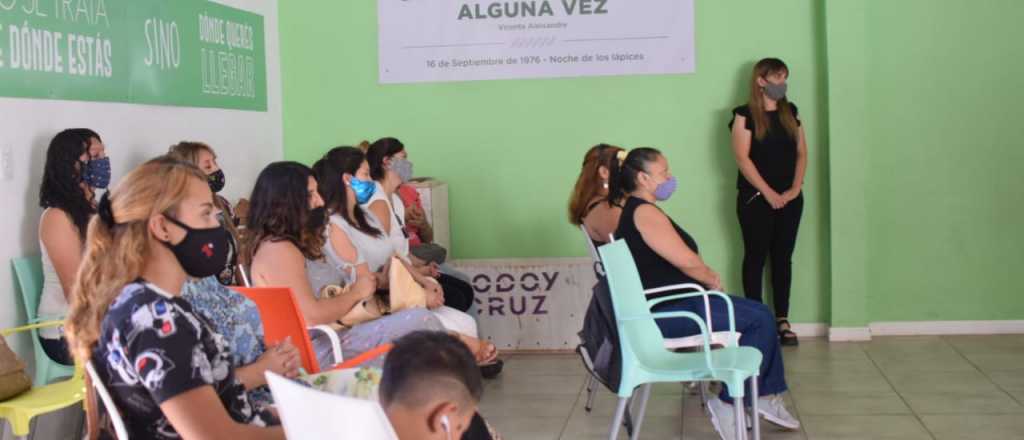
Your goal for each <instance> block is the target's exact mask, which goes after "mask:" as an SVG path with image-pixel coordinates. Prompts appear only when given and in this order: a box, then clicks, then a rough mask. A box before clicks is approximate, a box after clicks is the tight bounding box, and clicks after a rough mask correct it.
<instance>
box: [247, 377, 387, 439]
mask: <svg viewBox="0 0 1024 440" xmlns="http://www.w3.org/2000/svg"><path fill="white" fill-rule="evenodd" d="M266 376H267V384H268V385H269V386H270V393H271V394H272V395H273V396H274V402H275V406H276V407H277V412H278V414H280V415H281V425H282V426H283V427H284V433H285V435H286V436H287V437H288V438H293V439H303V440H319V439H324V440H327V439H331V440H346V439H351V440H366V439H374V440H378V439H379V440H398V435H397V434H395V430H394V429H393V428H392V427H391V423H390V422H389V421H388V418H387V416H386V415H385V414H384V410H383V409H382V408H381V407H380V404H378V403H377V402H374V401H371V400H363V399H353V398H350V397H342V396H338V395H334V394H329V393H324V392H321V391H317V390H314V389H312V388H308V387H306V386H303V385H299V384H297V383H295V382H293V381H291V380H289V379H286V378H284V377H282V376H279V375H277V374H274V373H272V372H270V371H268V372H266Z"/></svg>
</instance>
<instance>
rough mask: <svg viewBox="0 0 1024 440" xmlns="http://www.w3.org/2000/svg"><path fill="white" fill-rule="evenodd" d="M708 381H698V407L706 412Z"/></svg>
mask: <svg viewBox="0 0 1024 440" xmlns="http://www.w3.org/2000/svg"><path fill="white" fill-rule="evenodd" d="M709 383H710V382H700V384H699V385H698V386H700V407H701V409H703V410H704V412H705V413H706V412H708V394H710V393H709V392H708V386H709Z"/></svg>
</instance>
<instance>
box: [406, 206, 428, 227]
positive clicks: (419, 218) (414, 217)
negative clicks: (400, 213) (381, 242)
mask: <svg viewBox="0 0 1024 440" xmlns="http://www.w3.org/2000/svg"><path fill="white" fill-rule="evenodd" d="M405 221H406V222H408V223H409V224H410V225H412V226H415V227H417V228H419V227H421V226H423V225H427V224H429V223H427V215H426V213H424V212H423V211H421V210H420V209H419V208H417V207H415V206H410V207H409V209H408V210H407V211H406V213H405Z"/></svg>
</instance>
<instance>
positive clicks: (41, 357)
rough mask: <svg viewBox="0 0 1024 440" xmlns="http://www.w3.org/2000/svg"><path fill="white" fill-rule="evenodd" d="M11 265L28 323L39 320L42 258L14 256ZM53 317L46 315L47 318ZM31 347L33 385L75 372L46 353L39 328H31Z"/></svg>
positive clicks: (71, 374) (41, 291) (42, 383)
mask: <svg viewBox="0 0 1024 440" xmlns="http://www.w3.org/2000/svg"><path fill="white" fill-rule="evenodd" d="M11 265H12V266H14V277H15V279H16V280H17V283H18V290H20V291H21V298H22V300H23V302H24V303H25V316H26V317H27V318H28V323H29V324H35V323H37V322H39V317H38V316H36V309H38V308H39V297H40V296H42V294H43V262H42V259H41V257H40V256H38V255H32V256H28V257H21V258H15V259H13V260H11ZM54 318H55V317H48V319H54ZM32 347H33V350H32V351H33V353H35V361H36V362H35V367H36V377H35V380H34V382H35V386H37V387H41V386H43V385H46V384H48V383H50V382H52V381H53V380H54V379H56V378H59V377H70V376H73V375H74V374H75V367H74V366H69V365H61V364H59V363H57V362H55V361H54V360H53V359H50V357H49V356H47V355H46V352H45V351H43V345H42V344H40V343H39V330H38V329H36V328H33V329H32Z"/></svg>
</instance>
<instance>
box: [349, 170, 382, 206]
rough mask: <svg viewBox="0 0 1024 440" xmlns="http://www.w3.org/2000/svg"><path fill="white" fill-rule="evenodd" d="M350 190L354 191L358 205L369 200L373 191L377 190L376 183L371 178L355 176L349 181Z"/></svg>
mask: <svg viewBox="0 0 1024 440" xmlns="http://www.w3.org/2000/svg"><path fill="white" fill-rule="evenodd" d="M349 186H351V187H352V192H354V193H356V201H357V202H359V204H360V205H362V204H364V203H366V202H369V201H370V198H371V197H373V193H374V192H376V191H377V183H376V182H374V181H372V180H360V179H358V178H356V177H355V176H353V177H352V179H351V180H350V181H349Z"/></svg>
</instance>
